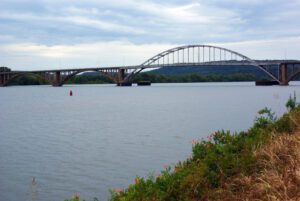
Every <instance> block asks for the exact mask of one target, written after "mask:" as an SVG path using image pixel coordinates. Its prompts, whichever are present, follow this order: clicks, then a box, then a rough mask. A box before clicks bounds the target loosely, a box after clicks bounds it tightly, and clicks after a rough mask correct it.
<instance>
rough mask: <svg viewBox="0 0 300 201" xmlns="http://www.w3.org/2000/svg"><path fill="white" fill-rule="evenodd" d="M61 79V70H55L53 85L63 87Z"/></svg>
mask: <svg viewBox="0 0 300 201" xmlns="http://www.w3.org/2000/svg"><path fill="white" fill-rule="evenodd" d="M61 81H62V79H61V74H60V71H56V72H54V75H53V83H52V86H54V87H61V86H62V83H61Z"/></svg>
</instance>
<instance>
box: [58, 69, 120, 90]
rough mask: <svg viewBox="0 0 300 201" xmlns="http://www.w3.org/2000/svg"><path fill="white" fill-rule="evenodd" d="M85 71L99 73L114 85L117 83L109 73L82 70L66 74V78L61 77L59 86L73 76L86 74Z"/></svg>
mask: <svg viewBox="0 0 300 201" xmlns="http://www.w3.org/2000/svg"><path fill="white" fill-rule="evenodd" d="M86 71H93V72H97V73H101V74H102V75H104V76H106V77H108V78H109V79H111V80H112V81H113V82H114V83H115V84H117V83H118V80H117V79H116V78H115V77H113V76H112V75H110V74H109V73H107V72H104V71H101V70H91V69H88V70H86V69H83V70H78V71H74V72H72V73H70V74H68V75H67V76H65V77H63V78H62V80H61V82H60V86H62V85H63V84H64V83H65V82H67V81H68V80H70V79H71V78H72V77H74V76H75V75H77V74H79V73H82V72H86Z"/></svg>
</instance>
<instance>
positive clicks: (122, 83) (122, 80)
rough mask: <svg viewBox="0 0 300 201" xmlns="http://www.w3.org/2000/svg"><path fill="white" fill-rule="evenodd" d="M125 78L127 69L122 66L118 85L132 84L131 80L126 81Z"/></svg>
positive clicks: (119, 71)
mask: <svg viewBox="0 0 300 201" xmlns="http://www.w3.org/2000/svg"><path fill="white" fill-rule="evenodd" d="M124 79H125V69H122V68H120V69H119V70H118V83H117V86H131V85H132V83H131V82H124Z"/></svg>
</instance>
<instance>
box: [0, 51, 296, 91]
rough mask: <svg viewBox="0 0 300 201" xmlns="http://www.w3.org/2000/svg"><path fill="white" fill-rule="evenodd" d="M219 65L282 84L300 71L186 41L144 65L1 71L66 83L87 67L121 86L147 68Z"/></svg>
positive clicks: (4, 76) (1, 80) (6, 77)
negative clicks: (256, 73) (240, 68)
mask: <svg viewBox="0 0 300 201" xmlns="http://www.w3.org/2000/svg"><path fill="white" fill-rule="evenodd" d="M215 65H220V66H224V65H226V66H233V65H239V66H241V65H245V66H249V65H250V66H256V67H258V68H259V69H261V70H263V71H264V72H265V73H266V74H268V75H269V76H270V77H272V78H273V79H274V80H276V81H277V82H278V83H280V85H288V82H289V81H290V80H291V79H293V78H294V77H295V76H296V75H297V74H299V73H300V61H295V62H284V63H280V62H277V63H276V62H275V63H274V62H258V61H255V60H252V59H250V58H249V57H247V56H245V55H243V54H241V53H238V52H235V51H232V50H229V49H226V48H222V47H217V46H211V45H186V46H180V47H176V48H172V49H169V50H166V51H163V52H161V53H159V54H157V55H155V56H153V57H151V58H150V59H148V60H146V61H145V62H143V63H142V64H141V65H136V66H119V67H96V68H80V69H59V70H44V71H19V72H17V71H13V72H2V73H0V86H7V85H8V84H9V82H10V81H11V80H13V79H15V78H16V77H19V76H21V75H24V74H35V75H37V76H39V77H41V78H43V79H45V80H46V81H48V82H49V83H50V84H51V85H52V86H62V85H63V84H64V83H65V82H66V81H68V80H69V79H71V78H72V77H74V76H75V75H77V74H79V73H82V72H85V71H95V72H99V73H101V74H103V75H104V76H106V77H108V78H110V79H111V80H113V82H115V83H116V84H117V85H118V86H128V85H131V83H132V80H133V78H134V77H135V76H136V75H137V74H138V73H140V72H141V71H143V70H144V69H151V68H161V67H184V66H215ZM271 65H272V66H274V65H276V66H277V67H278V71H277V73H274V72H272V71H271V70H270V69H269V68H268V67H269V66H271ZM288 65H289V66H292V70H290V71H288Z"/></svg>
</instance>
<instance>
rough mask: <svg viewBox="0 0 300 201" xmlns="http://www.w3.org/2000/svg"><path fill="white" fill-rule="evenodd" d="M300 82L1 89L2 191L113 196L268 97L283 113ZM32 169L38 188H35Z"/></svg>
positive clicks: (233, 124) (46, 197) (52, 197)
mask: <svg viewBox="0 0 300 201" xmlns="http://www.w3.org/2000/svg"><path fill="white" fill-rule="evenodd" d="M299 88H300V83H299V82H291V83H290V86H285V87H281V86H268V87H255V86H254V83H252V82H245V83H242V82H240V83H192V84H153V85H152V86H150V87H148V86H147V87H137V86H133V87H115V86H114V85H65V86H63V87H51V86H13V87H3V88H0V197H1V200H5V201H16V200H42V201H61V200H63V199H65V198H71V197H72V196H73V195H75V194H77V193H78V192H80V193H81V198H82V199H87V200H91V199H92V198H93V197H98V198H99V199H100V200H106V199H107V198H108V197H109V192H108V189H110V188H125V187H126V186H128V185H129V184H131V183H134V178H135V176H136V175H141V176H145V175H147V173H149V172H152V171H155V174H157V173H158V172H159V171H160V170H162V169H163V165H164V164H171V162H176V161H178V160H184V158H185V157H184V156H185V155H186V154H190V153H191V145H190V144H189V142H190V141H191V140H193V139H195V138H199V137H205V136H207V135H208V134H210V133H211V132H214V131H216V130H218V129H225V130H232V131H240V130H245V129H247V128H249V127H250V126H251V125H252V124H253V120H254V118H255V116H256V115H257V111H258V110H259V109H262V108H264V107H265V106H268V107H271V108H272V109H273V111H275V112H276V114H277V115H281V114H282V113H283V112H285V107H284V105H285V103H286V101H287V99H288V97H289V95H290V94H293V93H294V91H296V92H297V97H298V100H299V95H300V91H299ZM70 90H72V91H73V96H72V97H70V96H69V91H70ZM33 177H35V178H36V182H37V189H38V191H39V192H38V194H37V195H34V196H33V195H28V193H30V189H29V188H30V185H31V182H32V179H33ZM26 194H27V195H26Z"/></svg>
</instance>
